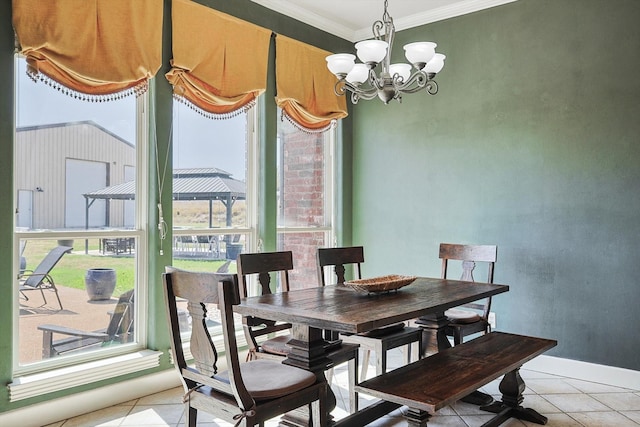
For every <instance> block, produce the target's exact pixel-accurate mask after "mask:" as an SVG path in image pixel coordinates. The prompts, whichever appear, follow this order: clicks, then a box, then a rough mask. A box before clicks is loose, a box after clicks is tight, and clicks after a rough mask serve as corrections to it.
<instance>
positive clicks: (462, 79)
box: [353, 0, 640, 370]
mask: <svg viewBox="0 0 640 427" xmlns="http://www.w3.org/2000/svg"><path fill="white" fill-rule="evenodd" d="M390 9H391V10H390V12H391V14H392V15H393V13H392V12H393V9H392V5H390ZM638 22H640V2H638V1H635V0H617V1H615V2H611V1H604V0H519V1H517V2H515V3H510V4H507V5H503V6H499V7H495V8H492V9H489V10H485V11H481V12H477V13H473V14H469V15H465V16H462V17H458V18H454V19H449V20H446V21H442V22H438V23H434V24H430V25H427V26H424V27H421V28H415V29H411V30H407V31H403V32H400V33H399V34H398V35H397V39H396V42H395V45H396V49H395V50H396V51H394V56H395V55H398V58H397V59H398V60H400V58H399V56H400V54H401V51H402V48H401V46H402V45H403V44H405V43H408V42H410V41H417V40H433V41H436V42H438V44H439V46H438V49H437V50H440V51H442V52H443V53H445V54H447V60H446V65H445V68H444V70H443V71H442V73H441V76H439V77H438V78H437V79H436V80H437V82H438V83H439V85H440V93H439V94H438V95H436V96H429V95H427V94H414V95H407V96H406V97H405V98H404V100H403V103H402V104H397V103H393V104H390V105H387V106H385V105H383V104H382V103H381V102H377V101H369V102H365V101H363V102H361V103H360V104H358V105H356V106H355V107H354V118H353V123H354V140H353V144H354V148H353V157H354V161H353V175H354V187H353V194H354V219H353V222H354V242H355V243H358V244H364V245H365V252H366V254H365V255H366V263H365V267H364V269H365V270H364V273H365V274H367V275H373V274H383V273H413V274H422V275H430V276H436V277H437V276H439V275H440V260H439V259H438V245H439V243H440V242H459V243H477V244H496V245H498V262H497V264H496V273H495V281H496V282H498V283H505V284H509V285H511V290H510V292H509V293H507V294H504V295H502V296H499V297H496V298H495V299H494V308H493V309H494V311H495V312H496V314H497V323H498V329H499V330H503V331H512V332H517V333H525V334H531V335H538V336H544V337H549V338H555V339H557V340H558V342H559V344H558V347H557V348H556V349H554V350H553V351H550V352H549V353H548V354H550V355H555V356H559V357H563V358H568V359H575V360H581V361H587V362H593V363H598V364H605V365H611V366H617V367H623V368H630V369H635V370H640V358H638V353H639V351H640V343H639V341H638V339H637V333H636V332H635V330H636V329H637V325H638V324H640V306H639V305H638V304H639V302H640V285H639V281H640V259H639V258H640V243H639V242H640V240H639V237H640V165H639V164H638V162H639V161H640V144H639V135H640V120H639V118H640V103H639V102H638V99H639V97H640V79H638V69H639V66H640V58H639V53H640V25H638ZM479 278H480V277H477V279H479Z"/></svg>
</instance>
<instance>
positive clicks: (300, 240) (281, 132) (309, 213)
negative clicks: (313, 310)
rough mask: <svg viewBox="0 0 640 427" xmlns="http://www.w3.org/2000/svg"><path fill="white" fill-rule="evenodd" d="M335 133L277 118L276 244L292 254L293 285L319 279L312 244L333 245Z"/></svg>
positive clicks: (309, 283)
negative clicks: (301, 127) (303, 128)
mask: <svg viewBox="0 0 640 427" xmlns="http://www.w3.org/2000/svg"><path fill="white" fill-rule="evenodd" d="M334 135H335V129H332V130H329V131H326V132H323V133H306V132H303V131H301V130H299V129H298V128H297V127H295V126H293V125H292V124H291V123H289V122H288V121H287V120H280V121H279V122H278V250H290V251H292V252H293V254H294V268H295V269H294V271H293V272H292V274H291V275H290V280H291V287H292V289H295V288H296V287H298V286H307V287H313V286H317V285H318V284H317V282H318V275H317V271H316V250H317V248H318V247H330V246H333V239H334V237H333V225H332V224H333V203H332V201H333V170H334V167H333V159H332V153H333V143H334ZM305 284H308V285H305Z"/></svg>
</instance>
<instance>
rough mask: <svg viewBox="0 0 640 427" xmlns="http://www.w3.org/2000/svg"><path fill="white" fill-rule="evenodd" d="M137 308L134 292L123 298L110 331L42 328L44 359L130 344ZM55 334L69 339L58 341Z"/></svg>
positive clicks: (127, 293)
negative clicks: (91, 349)
mask: <svg viewBox="0 0 640 427" xmlns="http://www.w3.org/2000/svg"><path fill="white" fill-rule="evenodd" d="M133 305H134V299H133V289H132V290H130V291H127V292H125V293H123V294H122V295H120V297H119V298H118V303H117V304H116V307H115V309H114V310H113V313H111V319H110V320H109V324H108V325H107V328H106V329H102V330H98V331H82V330H79V329H73V328H69V327H66V326H58V325H40V326H38V329H39V330H41V331H42V332H43V335H42V358H43V359H48V358H50V357H54V356H58V355H61V354H64V353H70V352H73V351H79V350H87V349H89V348H90V347H97V346H101V347H105V346H107V345H110V344H114V343H120V344H121V343H126V342H130V341H131V339H132V337H133V321H134V310H133ZM53 334H61V335H66V336H67V337H66V338H62V339H59V340H56V341H54V340H53Z"/></svg>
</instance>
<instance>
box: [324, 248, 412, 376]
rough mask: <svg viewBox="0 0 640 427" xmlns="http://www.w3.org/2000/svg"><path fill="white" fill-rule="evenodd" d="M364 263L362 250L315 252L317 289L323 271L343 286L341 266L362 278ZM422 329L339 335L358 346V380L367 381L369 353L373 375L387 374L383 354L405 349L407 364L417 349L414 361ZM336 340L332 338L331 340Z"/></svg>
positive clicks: (399, 327)
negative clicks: (328, 271) (360, 353)
mask: <svg viewBox="0 0 640 427" xmlns="http://www.w3.org/2000/svg"><path fill="white" fill-rule="evenodd" d="M363 262H364V248H363V247H362V246H353V247H342V248H318V251H317V264H318V281H319V283H320V285H321V286H325V284H326V279H325V267H328V266H330V267H333V271H334V273H335V276H336V282H335V283H336V284H337V285H340V286H343V285H344V283H345V271H346V269H345V266H349V265H352V266H353V268H354V274H355V275H356V277H357V278H358V279H361V278H362V268H361V264H362V263H363ZM421 337H422V329H420V328H415V327H409V326H407V325H406V324H405V323H403V322H402V323H396V324H393V325H390V326H386V327H383V328H378V329H374V330H372V331H369V332H365V333H361V334H355V335H347V334H341V335H340V338H341V339H342V340H343V341H344V342H347V343H353V344H360V349H361V350H362V351H363V357H362V371H361V372H360V378H361V379H363V380H364V379H366V378H367V370H368V367H369V357H370V354H371V352H372V351H373V352H375V354H376V375H381V374H383V373H385V372H386V371H387V352H388V351H389V350H391V349H394V348H397V347H401V346H405V345H406V346H407V348H406V350H407V351H406V360H407V363H410V362H411V354H412V351H411V349H412V345H413V344H414V343H415V344H416V345H417V348H418V351H417V353H416V355H417V356H416V359H417V358H418V357H419V355H420V354H422V339H421ZM332 338H333V339H336V336H335V335H333V336H332Z"/></svg>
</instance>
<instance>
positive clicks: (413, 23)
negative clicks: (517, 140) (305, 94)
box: [251, 0, 517, 42]
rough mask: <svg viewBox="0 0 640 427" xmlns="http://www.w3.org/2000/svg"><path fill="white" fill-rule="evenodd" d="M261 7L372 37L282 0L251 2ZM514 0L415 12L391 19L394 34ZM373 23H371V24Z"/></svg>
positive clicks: (477, 0) (352, 36)
mask: <svg viewBox="0 0 640 427" xmlns="http://www.w3.org/2000/svg"><path fill="white" fill-rule="evenodd" d="M251 1H253V2H254V3H257V4H259V5H261V6H264V7H266V8H269V9H271V10H274V11H276V12H278V13H281V14H283V15H287V16H289V17H291V18H294V19H297V20H298V21H302V22H304V23H306V24H308V25H311V26H313V27H316V28H319V29H321V30H323V31H326V32H328V33H331V34H334V35H336V36H338V37H341V38H343V39H346V40H349V41H352V42H355V41H359V40H364V39H368V38H371V37H372V34H371V27H370V26H369V27H366V28H361V29H358V30H354V29H352V28H349V27H347V26H345V25H342V24H340V23H338V22H336V21H334V20H331V19H329V18H326V17H324V16H321V15H319V14H317V13H314V12H310V11H308V10H306V9H305V8H303V7H301V6H299V5H296V4H295V3H294V2H290V1H286V2H285V1H282V0H251ZM515 1H517V0H463V1H457V2H454V3H452V4H451V5H448V6H443V7H439V8H437V9H432V10H426V11H424V12H421V13H416V14H414V15H412V16H407V17H402V18H395V17H394V21H393V22H394V25H395V27H396V30H397V31H401V30H406V29H409V28H413V27H418V26H420V25H425V24H429V23H433V22H437V21H442V20H445V19H449V18H453V17H456V16H461V15H466V14H468V13H473V12H477V11H479V10H483V9H489V8H492V7H496V6H500V5H503V4H506V3H512V2H515ZM371 24H373V22H372V23H371Z"/></svg>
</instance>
